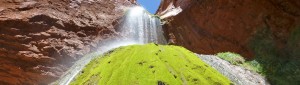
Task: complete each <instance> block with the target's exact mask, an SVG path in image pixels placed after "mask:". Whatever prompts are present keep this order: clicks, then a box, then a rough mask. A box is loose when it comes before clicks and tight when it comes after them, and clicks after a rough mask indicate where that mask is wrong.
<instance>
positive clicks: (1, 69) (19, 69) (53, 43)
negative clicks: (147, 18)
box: [0, 0, 135, 85]
mask: <svg viewBox="0 0 300 85" xmlns="http://www.w3.org/2000/svg"><path fill="white" fill-rule="evenodd" d="M134 3H135V1H134V0H130V1H128V0H113V1H112V0H1V1H0V84H1V85H2V84H4V85H8V84H19V85H20V84H29V85H30V84H48V83H50V82H52V81H54V80H56V79H57V78H58V77H60V76H61V75H62V74H63V72H65V71H66V70H67V69H68V68H69V67H70V66H71V65H72V64H73V61H76V60H78V59H79V58H80V57H82V56H83V55H84V54H86V53H89V52H91V50H93V49H96V48H97V44H98V43H99V42H101V40H103V39H106V38H109V37H114V36H116V35H117V34H118V32H116V31H115V29H114V24H116V23H115V21H116V20H117V19H119V18H120V17H121V16H122V15H123V13H124V10H125V9H126V8H127V7H129V6H131V5H133V4H134Z"/></svg>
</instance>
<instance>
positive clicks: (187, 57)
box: [71, 44, 231, 85]
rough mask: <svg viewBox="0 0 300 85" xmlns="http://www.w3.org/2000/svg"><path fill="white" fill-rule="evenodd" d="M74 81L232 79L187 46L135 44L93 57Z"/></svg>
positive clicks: (168, 84)
mask: <svg viewBox="0 0 300 85" xmlns="http://www.w3.org/2000/svg"><path fill="white" fill-rule="evenodd" d="M71 84H72V85H86V84H99V85H134V84H137V85H182V84H184V85H193V84H194V85H229V84H231V81H230V80H229V79H228V78H226V77H224V76H223V75H222V74H220V73H219V72H217V71H216V70H215V69H213V68H212V67H210V66H208V65H207V64H206V63H204V62H203V61H202V60H200V59H199V58H198V57H197V56H196V55H194V53H192V52H190V51H188V50H186V49H185V48H182V47H178V46H170V45H156V44H147V45H131V46H126V47H121V48H118V49H115V50H114V51H112V52H110V53H109V54H106V55H104V56H101V57H98V58H96V59H94V60H93V61H91V62H90V63H89V64H88V65H87V66H86V67H85V68H84V70H83V71H82V72H81V74H79V75H77V77H76V78H75V79H74V80H73V81H72V82H71Z"/></svg>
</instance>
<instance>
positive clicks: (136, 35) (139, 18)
mask: <svg viewBox="0 0 300 85" xmlns="http://www.w3.org/2000/svg"><path fill="white" fill-rule="evenodd" d="M122 22H123V23H121V24H120V26H119V27H118V30H119V31H120V33H121V35H122V36H125V39H127V40H129V41H134V42H137V43H141V44H145V43H151V42H153V43H158V44H166V43H167V42H166V39H165V37H164V35H163V30H162V26H161V25H160V19H159V18H158V17H155V16H153V15H150V14H149V13H148V12H147V11H146V10H145V9H144V8H142V7H139V6H136V7H132V8H131V9H129V10H128V11H127V12H126V16H125V17H124V18H123V19H122Z"/></svg>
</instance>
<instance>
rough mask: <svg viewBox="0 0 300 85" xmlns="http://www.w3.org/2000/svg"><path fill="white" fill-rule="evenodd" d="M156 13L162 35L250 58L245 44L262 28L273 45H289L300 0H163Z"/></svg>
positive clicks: (198, 47) (199, 48) (207, 49)
mask: <svg viewBox="0 0 300 85" xmlns="http://www.w3.org/2000/svg"><path fill="white" fill-rule="evenodd" d="M178 10H179V11H178ZM180 10H182V11H180ZM177 12H180V13H177ZM157 14H158V15H160V16H163V18H164V20H165V23H166V24H165V25H164V26H163V28H164V29H165V32H167V33H168V34H166V36H168V37H170V36H169V35H175V38H176V40H175V41H176V44H177V45H181V46H184V47H186V48H188V49H189V50H192V51H193V52H196V53H201V54H202V53H204V54H215V53H218V52H225V51H231V52H236V53H239V54H242V55H243V56H245V57H246V58H248V59H249V58H250V59H251V58H253V55H254V52H253V47H251V46H249V44H251V43H252V42H253V40H254V43H255V38H253V36H255V35H260V34H259V33H260V31H261V30H264V29H268V30H270V36H266V37H272V39H273V41H272V43H274V44H275V48H276V49H290V48H286V47H287V44H288V43H287V41H288V39H289V38H290V36H291V33H292V32H293V31H297V29H296V28H297V26H299V25H300V21H299V20H300V16H299V14H300V1H297V0H250V1H249V0H237V1H231V0H163V2H162V3H161V6H160V8H159V10H158V13H157ZM174 14H175V15H174ZM260 40H263V39H260ZM172 41H174V39H172ZM296 43H297V42H296ZM299 47H300V46H299V45H298V46H294V47H293V48H299ZM254 49H255V48H254ZM298 59H299V58H298Z"/></svg>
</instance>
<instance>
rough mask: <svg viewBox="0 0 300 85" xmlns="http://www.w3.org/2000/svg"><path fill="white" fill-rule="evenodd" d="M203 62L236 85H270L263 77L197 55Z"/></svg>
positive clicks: (208, 56)
mask: <svg viewBox="0 0 300 85" xmlns="http://www.w3.org/2000/svg"><path fill="white" fill-rule="evenodd" d="M196 55H197V56H198V57H199V58H200V59H201V60H202V61H204V62H205V63H207V64H209V65H210V66H212V67H213V68H215V69H217V70H218V71H219V72H220V73H221V74H223V75H225V76H226V77H227V78H229V79H230V80H231V81H232V82H234V83H235V84H236V85H270V84H269V83H268V82H267V79H265V78H264V77H263V76H261V75H259V74H258V73H255V72H252V71H250V70H247V69H245V68H243V67H240V66H236V65H232V64H230V63H229V62H227V61H225V60H222V59H221V58H219V57H217V56H213V55H199V54H196Z"/></svg>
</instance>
